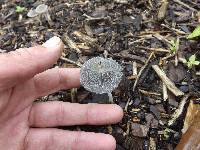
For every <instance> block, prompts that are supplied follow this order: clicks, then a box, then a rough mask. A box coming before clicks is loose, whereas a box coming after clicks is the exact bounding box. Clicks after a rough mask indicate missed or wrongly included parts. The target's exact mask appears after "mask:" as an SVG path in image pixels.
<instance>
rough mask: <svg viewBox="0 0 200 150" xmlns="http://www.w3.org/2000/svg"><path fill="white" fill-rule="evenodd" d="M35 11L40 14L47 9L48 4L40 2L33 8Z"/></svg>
mask: <svg viewBox="0 0 200 150" xmlns="http://www.w3.org/2000/svg"><path fill="white" fill-rule="evenodd" d="M35 11H36V13H38V14H42V13H45V12H47V11H48V6H47V5H45V4H40V5H38V6H37V7H36V8H35Z"/></svg>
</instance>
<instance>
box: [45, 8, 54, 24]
mask: <svg viewBox="0 0 200 150" xmlns="http://www.w3.org/2000/svg"><path fill="white" fill-rule="evenodd" d="M44 17H45V19H46V20H47V22H48V23H49V25H50V26H52V25H53V22H52V20H51V17H50V14H49V11H47V12H45V13H44Z"/></svg>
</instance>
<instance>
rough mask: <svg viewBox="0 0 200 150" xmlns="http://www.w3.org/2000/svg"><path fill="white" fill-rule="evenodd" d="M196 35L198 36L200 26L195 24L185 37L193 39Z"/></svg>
mask: <svg viewBox="0 0 200 150" xmlns="http://www.w3.org/2000/svg"><path fill="white" fill-rule="evenodd" d="M198 36H200V26H197V27H196V28H195V29H194V31H193V32H192V33H190V34H189V35H188V37H187V39H193V38H195V37H198Z"/></svg>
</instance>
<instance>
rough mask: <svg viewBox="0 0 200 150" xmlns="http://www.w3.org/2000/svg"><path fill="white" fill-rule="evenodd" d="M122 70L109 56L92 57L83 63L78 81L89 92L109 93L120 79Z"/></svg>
mask: <svg viewBox="0 0 200 150" xmlns="http://www.w3.org/2000/svg"><path fill="white" fill-rule="evenodd" d="M122 70H123V68H122V66H121V65H119V64H118V63H117V62H116V61H115V60H113V59H111V58H108V59H106V58H102V57H94V58H92V59H89V60H88V61H86V62H85V63H84V64H83V66H82V68H81V78H80V82H81V85H82V86H83V87H84V88H85V89H86V90H88V91H90V92H94V93H98V94H102V93H111V92H112V91H113V90H114V89H115V88H116V87H117V86H118V84H119V83H120V81H121V79H122V76H123V73H122Z"/></svg>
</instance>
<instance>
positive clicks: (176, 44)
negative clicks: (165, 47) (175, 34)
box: [170, 38, 179, 54]
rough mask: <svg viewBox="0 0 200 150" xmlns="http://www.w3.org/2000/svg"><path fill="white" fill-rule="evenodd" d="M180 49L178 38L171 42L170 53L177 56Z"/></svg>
mask: <svg viewBox="0 0 200 150" xmlns="http://www.w3.org/2000/svg"><path fill="white" fill-rule="evenodd" d="M178 47H179V38H177V39H176V40H175V39H173V40H171V41H170V51H171V53H173V54H176V53H177V51H178Z"/></svg>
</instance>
